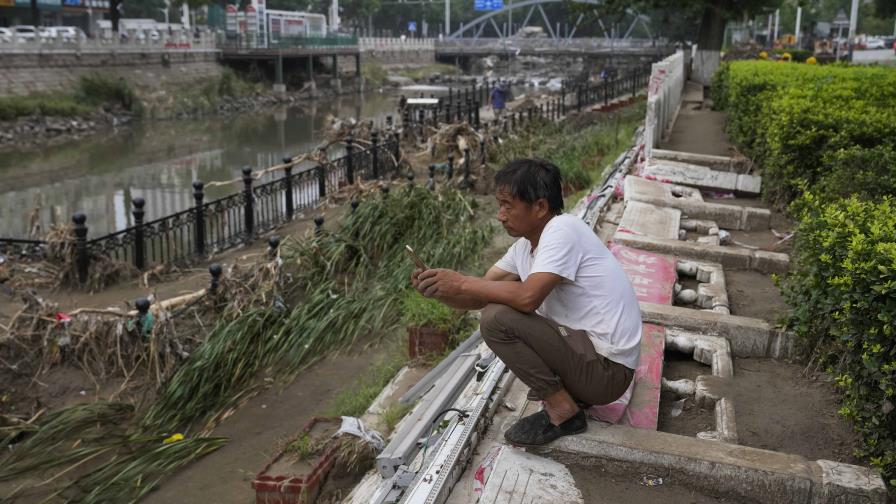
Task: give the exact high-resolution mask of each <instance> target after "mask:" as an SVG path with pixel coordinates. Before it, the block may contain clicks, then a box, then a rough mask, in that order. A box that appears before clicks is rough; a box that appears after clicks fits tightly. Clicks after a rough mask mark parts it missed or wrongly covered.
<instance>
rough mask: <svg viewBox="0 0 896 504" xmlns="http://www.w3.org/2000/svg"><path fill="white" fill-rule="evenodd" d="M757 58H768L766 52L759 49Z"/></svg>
mask: <svg viewBox="0 0 896 504" xmlns="http://www.w3.org/2000/svg"><path fill="white" fill-rule="evenodd" d="M759 59H761V60H764V59H768V53H767V52H765V51H759Z"/></svg>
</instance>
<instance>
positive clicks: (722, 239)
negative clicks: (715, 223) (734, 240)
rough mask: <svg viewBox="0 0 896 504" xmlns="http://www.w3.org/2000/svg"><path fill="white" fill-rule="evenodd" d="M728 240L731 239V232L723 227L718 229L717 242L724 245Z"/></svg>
mask: <svg viewBox="0 0 896 504" xmlns="http://www.w3.org/2000/svg"><path fill="white" fill-rule="evenodd" d="M729 241H731V233H729V232H728V231H725V230H724V229H720V230H719V243H720V244H722V245H726V244H727V243H728V242H729Z"/></svg>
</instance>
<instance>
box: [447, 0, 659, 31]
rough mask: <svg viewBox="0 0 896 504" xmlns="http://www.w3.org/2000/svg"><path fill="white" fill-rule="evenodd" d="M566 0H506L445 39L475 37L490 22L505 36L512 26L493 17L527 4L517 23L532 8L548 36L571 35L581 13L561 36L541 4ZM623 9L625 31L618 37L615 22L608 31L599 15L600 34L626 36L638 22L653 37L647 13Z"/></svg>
mask: <svg viewBox="0 0 896 504" xmlns="http://www.w3.org/2000/svg"><path fill="white" fill-rule="evenodd" d="M567 1H570V0H523V1H521V2H513V1H512V0H510V2H509V3H508V4H505V5H504V7H503V8H502V9H499V10H496V11H491V12H487V13H485V14H483V15H481V16H479V17H478V18H476V19H474V20H473V21H471V22H469V23H466V24H463V25H461V28H460V29H459V30H457V31H455V32H454V33H452V34H451V35H449V36H448V38H449V39H455V38H461V37H463V34H464V33H466V32H470V31H473V37H474V38H477V39H478V38H479V37H480V35H482V32H483V30H485V27H486V26H492V27H493V28H494V29H495V32H496V33H497V34H498V37H499V38H502V39H503V38H505V37H508V36H510V35H512V33H508V32H509V31H512V27H510V28H509V29H508V30H502V29H501V27H499V26H498V23H497V22H496V21H495V18H497V17H498V16H501V15H502V14H509V15H510V16H512V15H513V14H512V12H513V11H515V10H517V9H526V8H528V11H527V12H526V17H525V19H524V20H523V22H522V24H521V25H520V26H526V25H527V24H528V23H529V20H530V19H531V18H532V15H533V14H534V13H535V11H536V10H538V12H539V13H540V14H541V18H542V19H543V20H544V23H545V25H546V26H547V29H548V34H549V35H550V36H551V38H552V39H554V40H560V39H563V38H566V39H570V38H572V37H573V35H575V33H576V30H577V29H578V27H579V24H580V23H581V22H582V19H583V18H584V17H585V15H584V14H579V17H578V19H576V22H575V24H574V25H573V28H572V30H571V31H570V32H569V33H568V34H567V35H566V36H565V37H564V36H562V34H561V33H559V31H560V30H559V23H558V25H557V29H556V30H555V27H554V26H552V25H551V20H550V18H549V17H548V15H547V13H546V12H545V11H544V7H543V5H545V4H552V3H565V2H567ZM571 1H572V2H574V3H581V4H587V5H602V4H603V2H602V0H571ZM625 13H626V17H627V18H630V19H631V23H630V24H629V26H628V29H627V30H626V31H625V34H624V35H622V36H621V37H619V36H618V33H616V27H615V26H611V27H610V31H609V32H608V31H607V27H606V26H605V25H604V22H603V20H602V19H600V18H598V19H597V22H598V24H599V25H600V28H601V30H603V32H604V37H606V38H607V39H608V40H609V39H618V38H622V39H627V38H629V37H631V34H632V32H633V31H634V29H635V27H637V26H638V25H640V26H642V27H643V28H644V30H645V31H647V35H648V36H650V37H651V38H653V34H652V33H651V32H650V26H649V25H648V24H647V23H648V21H650V18H649V17H647V16H645V15H643V14H640V13H638V11H637V10H635V9H634V8H631V7H630V8H627V9H626V10H625ZM511 24H512V23H511ZM505 28H506V27H505Z"/></svg>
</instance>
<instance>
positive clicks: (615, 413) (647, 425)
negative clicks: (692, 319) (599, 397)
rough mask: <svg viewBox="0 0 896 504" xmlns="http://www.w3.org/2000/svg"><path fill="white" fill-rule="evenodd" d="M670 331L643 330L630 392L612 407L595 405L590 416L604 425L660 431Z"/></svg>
mask: <svg viewBox="0 0 896 504" xmlns="http://www.w3.org/2000/svg"><path fill="white" fill-rule="evenodd" d="M665 347H666V330H665V329H664V328H663V327H662V326H658V325H653V324H644V325H643V327H642V330H641V359H640V361H639V362H638V368H637V369H635V377H634V379H633V380H632V384H631V385H629V388H628V390H627V391H626V392H625V394H623V395H622V397H620V398H619V399H617V400H616V401H613V402H612V403H610V404H604V405H600V406H592V407H591V408H588V414H589V415H591V416H593V417H594V418H597V419H598V420H603V421H604V422H610V423H614V424H615V423H618V424H620V425H629V426H631V427H637V428H639V429H650V430H656V425H657V419H658V417H659V407H660V381H661V380H662V376H663V350H664V349H665Z"/></svg>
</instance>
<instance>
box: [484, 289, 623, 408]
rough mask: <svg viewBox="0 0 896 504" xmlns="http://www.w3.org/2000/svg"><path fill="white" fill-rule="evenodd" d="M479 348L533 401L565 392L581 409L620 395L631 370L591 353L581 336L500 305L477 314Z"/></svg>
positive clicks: (582, 332)
mask: <svg viewBox="0 0 896 504" xmlns="http://www.w3.org/2000/svg"><path fill="white" fill-rule="evenodd" d="M479 327H480V332H481V333H482V338H483V339H484V340H485V343H486V344H487V345H488V347H489V348H491V349H492V351H493V352H495V354H496V355H497V356H498V357H499V358H500V359H501V360H502V361H503V362H504V364H506V365H507V367H508V368H510V370H511V371H513V374H515V375H516V377H517V378H519V379H520V380H522V381H523V383H525V384H526V385H528V386H529V387H530V388H531V389H532V392H533V393H534V394H535V396H537V397H538V398H539V399H544V398H546V397H548V396H550V395H551V394H553V393H555V392H557V391H559V390H560V389H561V388H566V391H567V392H569V395H571V396H572V397H573V399H575V400H576V401H578V402H580V403H584V404H586V405H589V406H592V405H599V404H609V403H611V402H613V401H615V400H616V399H619V397H621V396H622V394H624V393H625V391H626V389H628V386H629V384H631V381H632V377H633V376H634V373H635V372H634V370H632V369H630V368H627V367H625V366H624V365H622V364H619V363H617V362H613V361H611V360H610V359H607V358H606V357H604V356H603V355H600V354H598V353H597V351H595V350H594V345H593V344H592V343H591V339H590V338H589V337H588V334H587V333H586V332H585V331H580V330H573V329H570V328H568V327H563V326H560V325H559V324H557V323H556V322H554V321H552V320H549V319H546V318H544V317H542V316H540V315H537V314H535V313H522V312H518V311H516V310H514V309H513V308H511V307H509V306H505V305H500V304H490V305H488V306H486V307H485V308H484V309H483V310H482V318H481V320H480V322H479Z"/></svg>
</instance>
